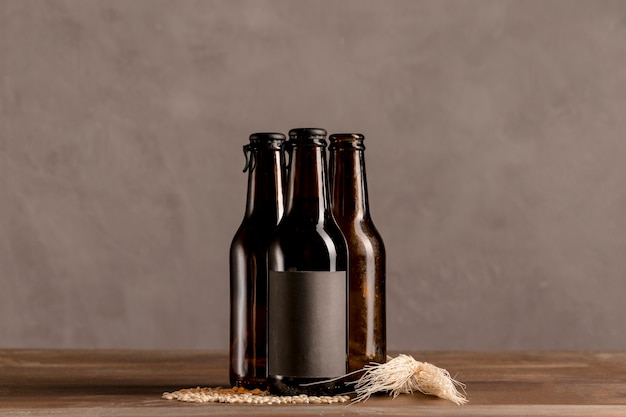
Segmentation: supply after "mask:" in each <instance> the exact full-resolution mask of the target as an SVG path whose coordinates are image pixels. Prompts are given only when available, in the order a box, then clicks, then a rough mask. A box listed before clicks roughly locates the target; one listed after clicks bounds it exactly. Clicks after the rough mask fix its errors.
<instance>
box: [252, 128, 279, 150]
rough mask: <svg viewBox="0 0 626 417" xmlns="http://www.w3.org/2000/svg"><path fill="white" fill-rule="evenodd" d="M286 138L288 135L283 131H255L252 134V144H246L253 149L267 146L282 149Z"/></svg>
mask: <svg viewBox="0 0 626 417" xmlns="http://www.w3.org/2000/svg"><path fill="white" fill-rule="evenodd" d="M285 139H286V136H285V135H283V134H282V133H276V132H258V133H253V134H251V135H250V145H246V146H248V147H249V148H252V149H257V148H266V147H269V148H271V149H280V147H281V145H282V144H283V142H284V141H285ZM244 148H245V147H244ZM244 150H245V149H244Z"/></svg>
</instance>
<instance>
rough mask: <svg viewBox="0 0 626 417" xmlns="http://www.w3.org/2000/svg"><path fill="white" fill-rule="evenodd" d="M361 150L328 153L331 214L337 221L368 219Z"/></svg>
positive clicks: (338, 150) (348, 149)
mask: <svg viewBox="0 0 626 417" xmlns="http://www.w3.org/2000/svg"><path fill="white" fill-rule="evenodd" d="M363 152H364V151H363V149H356V148H339V149H333V150H332V151H331V153H330V170H331V189H332V190H331V192H332V201H333V213H334V215H335V217H336V218H337V219H338V220H339V219H352V220H363V219H369V216H370V214H369V202H368V196H367V187H366V184H367V180H366V175H365V157H364V154H363Z"/></svg>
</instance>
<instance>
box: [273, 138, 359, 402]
mask: <svg viewBox="0 0 626 417" xmlns="http://www.w3.org/2000/svg"><path fill="white" fill-rule="evenodd" d="M326 145H327V142H326V131H325V130H324V129H292V130H291V131H290V132H289V140H288V141H287V142H286V143H285V148H286V151H287V153H288V158H286V160H287V165H288V169H287V172H288V173H287V186H286V198H285V214H284V216H283V218H282V220H281V221H280V223H279V225H278V227H277V229H276V232H275V234H274V238H273V239H272V242H271V243H270V247H269V253H268V262H269V286H270V289H269V291H270V294H269V322H268V326H269V339H268V340H269V348H268V349H269V354H268V372H269V379H268V383H269V388H270V391H272V392H274V393H277V394H283V395H295V394H309V395H330V394H336V393H339V392H342V391H344V390H345V387H344V382H343V381H342V380H338V381H333V382H327V383H319V382H320V381H327V380H328V379H331V378H335V377H339V376H342V375H344V374H345V373H346V368H347V329H346V327H347V326H346V315H347V266H348V265H347V263H348V252H347V248H346V242H345V239H344V237H343V235H342V234H341V231H340V230H339V227H338V226H337V223H336V222H335V219H334V217H333V214H332V209H331V207H330V194H329V188H328V177H327V166H326ZM308 383H314V384H313V385H306V386H303V385H302V384H308Z"/></svg>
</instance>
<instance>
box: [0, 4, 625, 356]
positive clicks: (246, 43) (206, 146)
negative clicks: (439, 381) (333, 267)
mask: <svg viewBox="0 0 626 417" xmlns="http://www.w3.org/2000/svg"><path fill="white" fill-rule="evenodd" d="M0 88H1V90H0V92H1V97H0V347H46V348H49V347H54V348H56V347H89V348H108V347H120V348H207V349H227V346H228V285H229V284H228V263H227V256H228V247H229V244H230V240H231V238H232V236H233V234H234V233H235V230H236V228H237V227H238V225H239V222H240V221H241V219H242V216H243V211H244V203H245V193H246V174H242V172H241V170H242V168H243V164H244V160H243V154H242V151H241V147H242V145H243V144H244V143H246V141H247V137H248V135H249V134H250V133H252V132H255V131H267V130H271V131H282V132H287V131H288V130H289V129H290V128H293V127H324V128H326V129H328V130H329V132H344V131H350V132H361V133H363V134H365V135H366V144H367V146H368V150H367V156H366V157H367V164H368V165H367V169H368V176H369V178H368V179H369V188H370V202H371V210H372V213H373V217H374V221H375V223H376V225H377V226H378V228H379V229H380V232H381V233H382V235H383V238H384V239H385V242H386V245H387V251H388V293H387V299H388V346H389V347H390V348H391V349H399V350H402V349H626V333H625V330H626V325H625V324H624V323H625V318H626V302H624V297H625V295H626V276H625V275H626V187H625V184H624V182H625V178H626V163H625V161H626V133H625V132H626V2H625V1H595V0H589V1H581V0H571V1H554V0H547V1H533V0H528V1H526V0H519V1H517V0H512V1H489V0H474V1H460V0H459V1H456V0H444V1H404V0H395V1H372V0H364V1H353V0H348V1H336V2H334V1H306V2H305V1H299V2H298V1H287V0H275V1H274V0H272V1H261V0H259V1H253V0H250V1H231V0H229V1H191V0H181V1H174V0H169V1H166V0H151V1H148V0H110V1H95V0H55V1H52V0H50V1H46V0H39V1H20V0H0Z"/></svg>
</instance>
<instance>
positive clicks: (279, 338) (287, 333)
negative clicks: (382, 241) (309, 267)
mask: <svg viewBox="0 0 626 417" xmlns="http://www.w3.org/2000/svg"><path fill="white" fill-rule="evenodd" d="M346 306H347V294H346V271H340V272H327V271H306V272H302V271H298V272H278V271H270V273H269V313H268V314H269V322H268V331H269V334H268V343H269V346H268V372H269V374H270V375H276V376H278V375H281V376H288V377H305V378H328V377H335V376H340V375H344V374H345V373H346V357H347V353H346V340H347V322H346V309H347V307H346Z"/></svg>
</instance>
